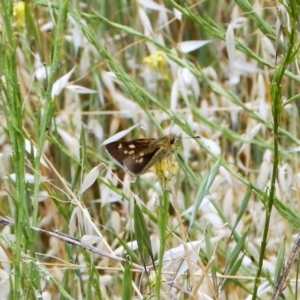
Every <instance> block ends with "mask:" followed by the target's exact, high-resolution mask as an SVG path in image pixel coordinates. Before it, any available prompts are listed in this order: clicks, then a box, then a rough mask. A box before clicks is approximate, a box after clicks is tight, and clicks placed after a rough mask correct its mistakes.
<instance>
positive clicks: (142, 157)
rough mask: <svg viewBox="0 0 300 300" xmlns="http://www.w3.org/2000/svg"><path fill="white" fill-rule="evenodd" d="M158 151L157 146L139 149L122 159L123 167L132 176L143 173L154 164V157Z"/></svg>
mask: <svg viewBox="0 0 300 300" xmlns="http://www.w3.org/2000/svg"><path fill="white" fill-rule="evenodd" d="M159 151H160V149H159V148H150V149H149V148H148V149H143V150H140V151H139V152H137V153H136V154H134V155H132V156H129V157H127V158H126V159H125V160H124V161H123V166H124V169H125V170H126V171H127V172H129V173H130V174H132V175H133V176H139V175H141V174H143V173H145V172H146V171H147V170H148V169H150V168H151V167H152V166H153V165H154V164H155V162H156V159H155V157H156V155H157V153H158V152H159Z"/></svg>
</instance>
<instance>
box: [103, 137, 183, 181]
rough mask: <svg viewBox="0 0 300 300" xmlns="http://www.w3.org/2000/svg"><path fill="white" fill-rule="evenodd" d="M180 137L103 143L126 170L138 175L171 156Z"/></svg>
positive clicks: (177, 145) (178, 143)
mask: <svg viewBox="0 0 300 300" xmlns="http://www.w3.org/2000/svg"><path fill="white" fill-rule="evenodd" d="M180 141H181V139H180V137H177V136H175V135H168V136H164V137H162V138H159V139H153V138H149V139H147V138H146V139H136V140H132V141H127V142H120V141H116V142H112V143H109V144H107V145H105V148H106V151H107V152H108V154H109V155H111V156H112V157H113V158H114V159H115V160H116V161H118V162H119V163H120V164H121V165H122V166H123V167H124V169H125V171H126V172H128V173H130V174H131V175H133V176H139V175H141V174H143V173H145V172H147V171H148V170H149V169H150V168H151V167H152V166H154V165H156V164H157V163H160V162H161V161H162V160H164V159H166V158H168V157H170V156H172V155H173V154H174V153H175V151H176V150H177V148H178V147H179V145H180Z"/></svg>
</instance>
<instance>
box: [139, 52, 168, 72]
mask: <svg viewBox="0 0 300 300" xmlns="http://www.w3.org/2000/svg"><path fill="white" fill-rule="evenodd" d="M144 62H145V63H146V64H148V65H149V67H150V68H151V69H153V70H156V71H160V72H163V71H164V68H165V65H166V56H165V54H164V53H163V52H162V51H156V52H155V53H154V54H152V55H149V56H147V57H145V58H144Z"/></svg>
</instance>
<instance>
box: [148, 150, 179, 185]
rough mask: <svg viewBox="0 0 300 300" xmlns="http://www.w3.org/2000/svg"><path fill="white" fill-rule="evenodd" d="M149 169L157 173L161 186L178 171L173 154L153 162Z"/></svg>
mask: <svg viewBox="0 0 300 300" xmlns="http://www.w3.org/2000/svg"><path fill="white" fill-rule="evenodd" d="M151 171H153V172H154V173H155V174H156V175H157V177H158V179H159V181H160V183H161V184H162V186H166V185H167V184H168V183H169V182H170V181H171V179H172V178H173V177H174V176H175V175H176V174H177V173H178V171H179V166H178V162H177V160H176V156H175V154H173V155H172V156H169V157H167V158H165V159H163V160H162V161H160V162H159V163H157V164H155V165H154V166H153V167H152V168H151Z"/></svg>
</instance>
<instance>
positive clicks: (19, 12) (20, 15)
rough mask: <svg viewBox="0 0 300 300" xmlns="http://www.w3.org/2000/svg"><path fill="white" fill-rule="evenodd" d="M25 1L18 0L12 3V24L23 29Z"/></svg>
mask: <svg viewBox="0 0 300 300" xmlns="http://www.w3.org/2000/svg"><path fill="white" fill-rule="evenodd" d="M25 5H26V4H25V2H23V1H19V2H17V3H14V10H13V16H14V26H15V27H16V28H17V29H24V28H25Z"/></svg>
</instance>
